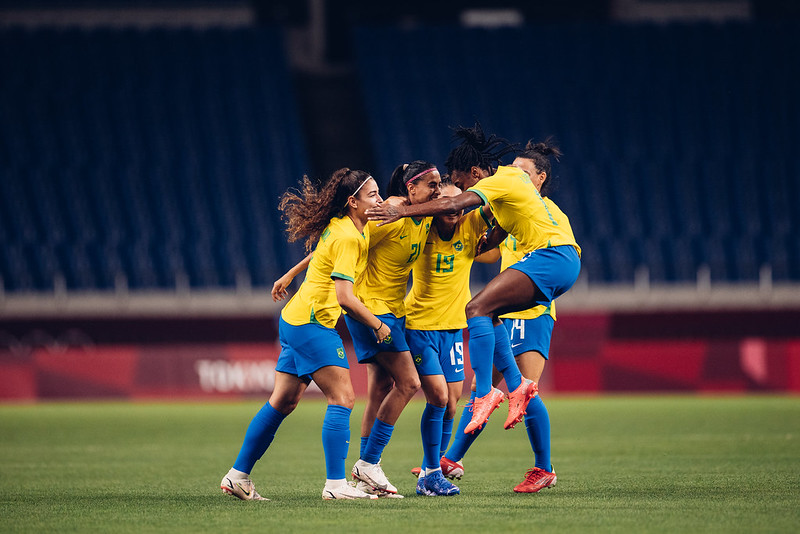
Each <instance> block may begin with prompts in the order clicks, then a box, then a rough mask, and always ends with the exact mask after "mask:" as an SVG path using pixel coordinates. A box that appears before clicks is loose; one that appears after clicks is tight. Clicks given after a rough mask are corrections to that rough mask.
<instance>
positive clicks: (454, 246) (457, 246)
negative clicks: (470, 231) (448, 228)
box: [453, 241, 464, 250]
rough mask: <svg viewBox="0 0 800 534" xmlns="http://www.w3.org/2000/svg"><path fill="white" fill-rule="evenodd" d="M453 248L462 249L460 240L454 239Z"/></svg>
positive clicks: (462, 245)
mask: <svg viewBox="0 0 800 534" xmlns="http://www.w3.org/2000/svg"><path fill="white" fill-rule="evenodd" d="M453 248H454V249H456V250H462V249H463V248H464V244H463V243H462V242H461V241H456V242H455V243H453Z"/></svg>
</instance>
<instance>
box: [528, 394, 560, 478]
mask: <svg viewBox="0 0 800 534" xmlns="http://www.w3.org/2000/svg"><path fill="white" fill-rule="evenodd" d="M525 428H526V429H527V430H528V439H529V440H530V442H531V448H533V454H535V455H536V463H535V464H534V465H535V466H536V467H539V468H541V469H544V470H545V471H551V470H552V468H553V467H552V466H551V465H550V416H549V415H548V413H547V408H546V407H545V405H544V402H542V399H541V397H539V395H536V396H535V397H534V398H532V399H531V400H530V402H528V409H527V412H526V413H525Z"/></svg>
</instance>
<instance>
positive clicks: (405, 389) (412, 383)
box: [395, 376, 422, 399]
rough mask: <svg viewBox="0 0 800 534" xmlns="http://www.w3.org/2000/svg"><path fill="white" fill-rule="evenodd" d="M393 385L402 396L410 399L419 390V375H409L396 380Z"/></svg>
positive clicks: (420, 385)
mask: <svg viewBox="0 0 800 534" xmlns="http://www.w3.org/2000/svg"><path fill="white" fill-rule="evenodd" d="M395 387H396V388H397V390H398V391H399V393H400V394H401V395H403V397H405V398H408V399H410V398H411V397H413V396H414V395H415V394H416V393H417V391H419V390H420V388H421V387H422V384H421V383H420V381H419V377H417V376H409V377H407V378H404V379H403V380H399V381H398V382H396V383H395Z"/></svg>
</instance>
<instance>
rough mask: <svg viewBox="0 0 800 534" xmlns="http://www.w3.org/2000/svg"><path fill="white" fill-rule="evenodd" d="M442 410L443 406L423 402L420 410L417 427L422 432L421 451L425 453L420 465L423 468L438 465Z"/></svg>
mask: <svg viewBox="0 0 800 534" xmlns="http://www.w3.org/2000/svg"><path fill="white" fill-rule="evenodd" d="M444 410H445V408H444V406H434V405H433V404H430V403H425V410H423V412H422V420H421V421H420V425H419V428H420V433H421V434H422V452H423V453H424V454H425V456H424V458H423V460H422V467H424V468H425V469H436V468H437V467H439V449H440V448H441V447H440V445H441V443H442V418H443V417H444Z"/></svg>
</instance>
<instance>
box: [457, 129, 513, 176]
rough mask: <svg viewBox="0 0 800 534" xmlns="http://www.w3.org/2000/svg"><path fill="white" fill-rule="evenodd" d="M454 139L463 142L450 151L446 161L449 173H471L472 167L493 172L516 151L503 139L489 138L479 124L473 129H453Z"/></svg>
mask: <svg viewBox="0 0 800 534" xmlns="http://www.w3.org/2000/svg"><path fill="white" fill-rule="evenodd" d="M453 139H454V140H457V139H460V140H461V144H459V145H458V146H457V147H455V148H454V149H453V150H451V151H450V154H449V155H448V156H447V161H445V166H446V167H447V172H448V173H452V172H453V171H465V172H466V171H469V170H470V169H471V168H472V167H478V168H480V169H483V170H486V171H489V172H491V170H492V168H493V167H497V166H498V165H499V164H500V159H501V158H502V157H503V156H505V155H507V154H511V153H512V152H514V151H515V150H516V148H517V147H516V146H515V145H512V144H511V143H510V142H508V141H507V140H505V139H503V138H502V137H497V136H496V135H494V134H492V135H490V136H489V137H488V138H487V137H486V134H485V133H484V132H483V128H482V127H481V124H480V123H479V122H476V123H475V126H473V127H472V128H465V127H463V126H457V127H456V128H453Z"/></svg>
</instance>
